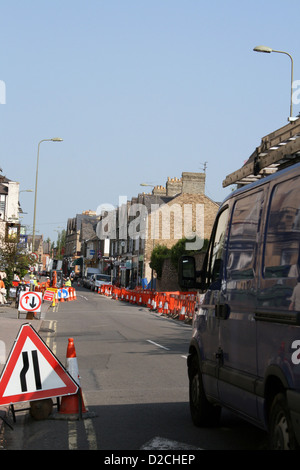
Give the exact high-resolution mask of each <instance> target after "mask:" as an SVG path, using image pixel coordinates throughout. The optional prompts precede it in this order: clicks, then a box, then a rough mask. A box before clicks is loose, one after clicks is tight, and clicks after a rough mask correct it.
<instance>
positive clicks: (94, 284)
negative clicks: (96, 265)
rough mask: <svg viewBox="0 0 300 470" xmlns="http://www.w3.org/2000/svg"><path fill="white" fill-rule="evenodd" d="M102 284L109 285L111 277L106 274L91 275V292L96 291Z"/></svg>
mask: <svg viewBox="0 0 300 470" xmlns="http://www.w3.org/2000/svg"><path fill="white" fill-rule="evenodd" d="M103 284H111V277H110V276H109V275H108V274H93V275H92V277H91V282H90V287H91V290H94V291H98V288H99V287H100V286H101V285H103Z"/></svg>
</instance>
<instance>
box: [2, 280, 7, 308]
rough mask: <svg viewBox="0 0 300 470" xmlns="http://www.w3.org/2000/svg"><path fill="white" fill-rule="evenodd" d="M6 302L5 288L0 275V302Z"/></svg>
mask: <svg viewBox="0 0 300 470" xmlns="http://www.w3.org/2000/svg"><path fill="white" fill-rule="evenodd" d="M6 303H7V302H6V288H5V284H4V282H3V279H2V277H0V304H6Z"/></svg>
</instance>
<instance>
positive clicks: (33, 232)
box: [32, 137, 63, 251]
mask: <svg viewBox="0 0 300 470" xmlns="http://www.w3.org/2000/svg"><path fill="white" fill-rule="evenodd" d="M62 141H63V139H61V138H60V137H53V139H43V140H41V141H40V142H39V144H38V152H37V161H36V177H35V194H34V211H33V227H32V249H33V251H34V242H35V216H36V195H37V183H38V173H39V154H40V145H41V143H42V142H62Z"/></svg>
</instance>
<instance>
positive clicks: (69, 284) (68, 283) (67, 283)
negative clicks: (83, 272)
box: [65, 277, 72, 287]
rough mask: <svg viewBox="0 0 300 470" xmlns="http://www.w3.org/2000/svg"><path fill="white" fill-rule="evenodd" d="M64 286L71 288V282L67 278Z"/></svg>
mask: <svg viewBox="0 0 300 470" xmlns="http://www.w3.org/2000/svg"><path fill="white" fill-rule="evenodd" d="M65 286H66V287H71V286H72V283H71V280H70V278H69V277H67V280H66V282H65Z"/></svg>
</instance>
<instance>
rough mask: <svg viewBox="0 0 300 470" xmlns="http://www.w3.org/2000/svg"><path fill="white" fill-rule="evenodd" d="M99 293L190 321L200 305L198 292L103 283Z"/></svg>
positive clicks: (180, 319)
mask: <svg viewBox="0 0 300 470" xmlns="http://www.w3.org/2000/svg"><path fill="white" fill-rule="evenodd" d="M98 294H100V295H103V296H106V297H110V298H111V299H112V300H118V301H122V302H128V303H130V304H135V305H139V306H142V307H147V308H148V309H149V310H150V311H155V312H157V313H159V314H160V315H165V316H168V317H170V318H176V319H178V320H179V321H184V322H186V323H189V322H191V321H192V319H193V315H194V312H195V309H196V308H197V306H198V301H197V292H194V291H192V292H190V291H188V292H181V291H171V292H156V291H153V290H150V289H141V288H135V289H126V288H124V287H116V286H112V285H110V284H109V285H105V284H103V285H102V286H101V287H100V288H99V289H98Z"/></svg>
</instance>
